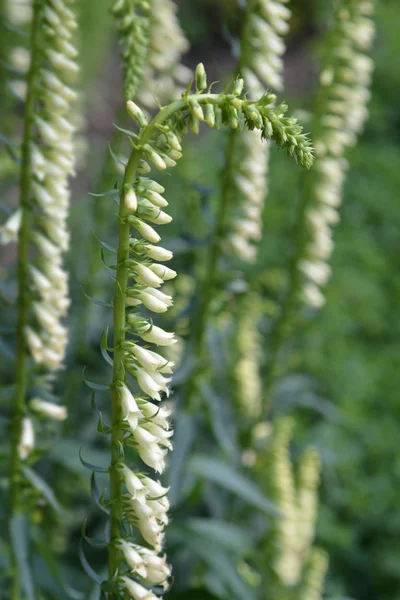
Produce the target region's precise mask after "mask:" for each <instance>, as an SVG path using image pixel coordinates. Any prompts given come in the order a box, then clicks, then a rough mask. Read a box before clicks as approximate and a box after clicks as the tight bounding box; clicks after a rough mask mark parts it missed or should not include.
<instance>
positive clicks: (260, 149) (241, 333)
mask: <svg viewBox="0 0 400 600" xmlns="http://www.w3.org/2000/svg"><path fill="white" fill-rule="evenodd" d="M286 4H287V0H278V1H275V0H255V1H253V0H248V2H247V5H246V8H245V13H244V26H243V32H242V36H241V41H240V56H239V59H238V65H237V69H238V71H239V73H240V74H241V75H242V76H243V79H244V81H245V85H246V88H247V89H248V90H249V96H250V97H251V98H254V97H258V96H259V95H260V93H262V90H264V89H266V88H272V89H274V90H277V91H280V90H282V88H283V59H282V57H283V54H284V52H285V43H284V41H283V36H284V35H285V34H286V33H287V32H288V30H289V24H288V21H289V19H290V17H291V12H290V10H289V9H288V7H287V6H286ZM268 161H269V144H265V143H263V142H262V140H260V137H259V136H257V135H255V133H254V132H253V131H243V132H241V133H240V134H237V133H232V134H231V136H230V140H229V144H228V149H227V164H226V169H227V173H228V175H227V177H226V179H225V182H224V186H223V202H224V203H225V206H226V207H227V210H228V206H229V203H231V204H232V208H233V210H232V215H231V217H230V220H229V223H228V225H227V243H228V247H229V248H230V249H231V251H232V252H233V253H234V254H235V255H237V256H238V257H239V258H240V259H242V260H243V261H246V262H254V261H255V260H256V257H257V249H258V246H257V243H258V242H259V241H260V239H261V237H262V217H263V207H264V200H265V198H266V196H267V193H268ZM255 296H256V295H255V294H254V293H253V295H252V297H253V298H254V300H255V302H254V305H253V306H252V307H250V306H249V309H248V310H247V311H246V310H244V311H243V310H240V311H239V313H240V314H239V315H238V318H237V319H235V322H236V323H237V326H236V333H235V337H236V340H237V342H238V345H237V351H238V359H237V362H236V364H235V365H234V368H233V373H234V380H235V383H236V386H235V396H236V397H237V398H238V404H240V405H241V406H242V407H243V408H244V407H246V406H247V407H248V409H249V412H248V416H249V417H252V418H253V419H254V421H256V417H257V415H259V414H260V413H261V411H262V407H261V404H262V393H261V391H262V378H261V366H260V363H261V358H262V349H261V345H262V339H261V338H260V334H259V332H258V330H257V327H258V324H259V320H260V318H259V317H260V315H259V313H258V312H257V310H255V306H256V305H257V300H256V298H255ZM242 303H243V302H242ZM244 303H247V304H249V303H248V302H246V301H244ZM258 304H259V303H258ZM257 398H258V399H257Z"/></svg>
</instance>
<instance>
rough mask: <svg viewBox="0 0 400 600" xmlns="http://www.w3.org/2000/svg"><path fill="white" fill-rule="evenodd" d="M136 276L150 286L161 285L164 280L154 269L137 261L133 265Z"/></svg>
mask: <svg viewBox="0 0 400 600" xmlns="http://www.w3.org/2000/svg"><path fill="white" fill-rule="evenodd" d="M132 271H133V273H134V275H133V276H134V277H135V279H136V280H137V281H140V282H141V283H144V284H145V285H148V286H150V287H160V285H162V284H163V280H162V279H161V278H160V277H158V275H156V274H155V273H154V272H153V270H152V269H151V268H149V267H146V266H145V265H141V264H140V263H136V265H135V266H134V267H133V270H132Z"/></svg>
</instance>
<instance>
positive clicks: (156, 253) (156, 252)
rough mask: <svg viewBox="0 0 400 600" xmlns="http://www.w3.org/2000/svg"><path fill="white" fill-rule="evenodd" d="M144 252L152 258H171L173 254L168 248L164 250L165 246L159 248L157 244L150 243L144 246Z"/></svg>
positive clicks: (162, 259)
mask: <svg viewBox="0 0 400 600" xmlns="http://www.w3.org/2000/svg"><path fill="white" fill-rule="evenodd" d="M146 253H147V256H148V257H149V258H152V259H153V260H161V261H164V260H171V259H172V257H173V254H172V252H171V251H170V250H166V249H165V248H161V247H159V246H152V245H151V244H148V245H147V246H146Z"/></svg>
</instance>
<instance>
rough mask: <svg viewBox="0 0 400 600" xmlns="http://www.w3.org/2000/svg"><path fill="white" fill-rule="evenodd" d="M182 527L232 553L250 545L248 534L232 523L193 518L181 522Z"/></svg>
mask: <svg viewBox="0 0 400 600" xmlns="http://www.w3.org/2000/svg"><path fill="white" fill-rule="evenodd" d="M182 527H184V528H185V529H188V530H190V531H194V532H195V533H196V534H197V535H201V536H202V537H204V538H205V539H209V540H210V543H212V542H215V543H217V544H219V545H220V546H223V547H225V548H227V549H228V550H232V551H236V552H237V551H238V550H239V551H244V550H245V549H246V548H248V547H249V546H250V545H251V537H250V535H249V532H248V531H247V530H245V529H243V528H241V527H239V526H238V525H235V524H234V523H230V522H229V521H223V520H222V519H206V518H200V517H198V518H193V519H187V520H186V521H184V522H183V524H182Z"/></svg>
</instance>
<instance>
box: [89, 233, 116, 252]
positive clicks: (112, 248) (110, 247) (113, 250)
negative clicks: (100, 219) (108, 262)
mask: <svg viewBox="0 0 400 600" xmlns="http://www.w3.org/2000/svg"><path fill="white" fill-rule="evenodd" d="M92 234H93V235H94V237H95V238H96V240H97V241H98V242H99V244H100V246H102V247H103V248H105V249H106V250H110V252H113V253H114V254H116V253H117V249H116V248H114V246H110V244H107V243H106V242H103V241H102V240H101V239H100V238H99V237H97V235H96V233H95V232H94V231H93V229H92Z"/></svg>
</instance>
